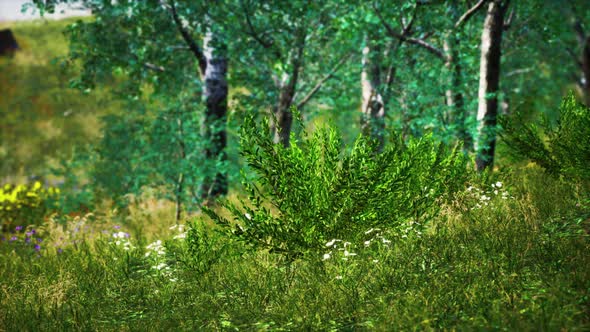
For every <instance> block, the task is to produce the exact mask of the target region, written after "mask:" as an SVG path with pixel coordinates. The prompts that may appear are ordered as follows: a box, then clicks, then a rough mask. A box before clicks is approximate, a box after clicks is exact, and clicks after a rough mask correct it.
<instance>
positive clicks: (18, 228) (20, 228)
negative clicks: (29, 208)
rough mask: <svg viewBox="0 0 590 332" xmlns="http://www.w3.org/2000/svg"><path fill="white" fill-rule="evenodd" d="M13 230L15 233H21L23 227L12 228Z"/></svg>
mask: <svg viewBox="0 0 590 332" xmlns="http://www.w3.org/2000/svg"><path fill="white" fill-rule="evenodd" d="M14 230H15V231H17V232H20V231H22V230H23V226H16V227H15V228H14Z"/></svg>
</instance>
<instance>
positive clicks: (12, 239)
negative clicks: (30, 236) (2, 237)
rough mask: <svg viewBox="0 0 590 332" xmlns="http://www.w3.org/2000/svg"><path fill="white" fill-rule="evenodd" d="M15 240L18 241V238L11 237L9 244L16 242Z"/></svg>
mask: <svg viewBox="0 0 590 332" xmlns="http://www.w3.org/2000/svg"><path fill="white" fill-rule="evenodd" d="M16 240H18V238H17V237H16V236H13V237H11V238H10V242H12V241H16Z"/></svg>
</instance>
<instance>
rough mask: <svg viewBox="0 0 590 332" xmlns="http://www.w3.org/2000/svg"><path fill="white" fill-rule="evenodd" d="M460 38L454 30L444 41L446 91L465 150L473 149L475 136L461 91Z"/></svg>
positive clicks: (454, 122) (448, 103)
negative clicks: (473, 136)
mask: <svg viewBox="0 0 590 332" xmlns="http://www.w3.org/2000/svg"><path fill="white" fill-rule="evenodd" d="M458 44H459V38H457V36H456V35H455V33H454V32H449V34H448V36H447V38H446V39H445V41H444V44H443V49H444V52H445V54H446V60H445V66H446V68H447V70H448V72H449V82H448V88H447V91H446V92H445V96H446V102H447V106H448V107H449V115H450V116H449V119H450V121H449V122H450V123H452V124H454V125H455V126H456V128H457V138H458V139H459V140H461V141H463V151H464V152H469V151H471V150H473V138H472V137H471V134H470V133H469V130H468V129H467V123H466V121H467V110H466V109H465V100H464V98H463V92H461V82H462V79H461V64H460V62H459V52H458V50H457V47H458Z"/></svg>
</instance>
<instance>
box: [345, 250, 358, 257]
mask: <svg viewBox="0 0 590 332" xmlns="http://www.w3.org/2000/svg"><path fill="white" fill-rule="evenodd" d="M344 256H345V257H348V256H356V254H355V253H354V252H349V251H348V250H344Z"/></svg>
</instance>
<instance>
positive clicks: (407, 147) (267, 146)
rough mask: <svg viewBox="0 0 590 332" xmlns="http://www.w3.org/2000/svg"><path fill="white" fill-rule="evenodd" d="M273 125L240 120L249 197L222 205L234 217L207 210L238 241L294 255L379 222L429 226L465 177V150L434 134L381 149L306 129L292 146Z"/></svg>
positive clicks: (393, 226)
mask: <svg viewBox="0 0 590 332" xmlns="http://www.w3.org/2000/svg"><path fill="white" fill-rule="evenodd" d="M267 128H268V123H267V121H266V120H265V121H263V123H262V125H257V124H256V123H255V121H254V118H253V117H252V116H250V117H247V118H246V119H245V121H244V124H243V126H242V131H241V153H242V155H243V156H244V157H245V159H246V160H247V162H248V165H249V167H250V168H251V169H252V170H253V171H254V172H255V174H256V175H255V177H254V179H245V180H244V182H243V185H244V186H245V188H246V191H247V192H248V194H249V197H248V202H242V203H241V206H238V205H236V204H234V203H231V202H226V203H224V207H225V208H226V209H227V210H229V212H231V214H232V216H233V218H234V221H235V222H236V223H234V222H231V221H229V220H227V219H225V218H224V217H222V216H220V215H219V214H217V213H215V212H214V211H213V210H210V209H206V210H205V212H207V214H208V215H209V216H210V217H211V218H212V219H213V220H215V221H216V222H217V223H218V224H220V225H223V226H225V227H228V228H230V229H231V230H232V232H233V234H234V235H235V236H236V237H237V238H239V239H240V240H242V241H245V242H246V243H248V244H250V245H252V246H254V247H257V248H265V249H270V251H273V252H279V253H283V254H285V255H286V256H287V257H288V258H290V259H292V258H295V257H298V256H300V255H301V254H303V253H305V252H307V251H309V250H316V251H317V249H320V248H322V247H323V246H324V244H325V243H326V241H328V240H330V239H342V238H346V239H355V238H357V237H358V236H359V235H360V234H362V232H364V231H367V230H368V229H370V228H373V227H383V228H387V229H400V228H402V227H404V226H407V224H408V223H412V224H413V225H416V226H415V227H423V226H424V225H425V223H427V222H428V221H429V220H430V219H431V218H433V217H434V216H435V215H436V213H437V212H438V210H439V208H440V204H441V203H442V201H443V200H444V199H445V198H448V197H450V196H451V195H452V194H453V193H454V192H455V191H457V190H459V189H460V188H461V187H462V185H463V184H464V182H465V179H466V175H467V171H466V158H465V157H464V156H463V155H462V153H461V152H460V151H458V150H457V149H454V150H452V151H449V150H448V149H447V148H446V147H445V146H443V145H442V144H437V143H435V142H434V141H433V139H432V138H431V137H429V136H426V137H424V138H422V139H412V140H410V141H409V142H408V143H404V142H403V141H402V140H401V139H399V140H397V141H394V142H392V143H391V144H390V145H388V146H387V148H386V149H385V151H384V152H383V153H376V150H375V146H374V144H373V143H372V142H371V141H369V140H368V139H366V138H363V137H359V138H358V139H357V140H356V142H355V143H354V145H353V146H352V148H351V149H347V148H343V147H342V144H341V139H340V136H339V134H338V133H337V132H336V130H335V129H333V128H331V127H321V128H319V129H316V130H315V131H314V132H313V133H312V134H306V133H304V134H303V138H302V140H301V141H295V136H293V139H294V143H293V146H292V147H290V148H283V147H281V146H279V145H275V144H273V142H272V140H271V139H270V138H269V137H270V133H269V131H268V129H267ZM348 150H350V151H348Z"/></svg>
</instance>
